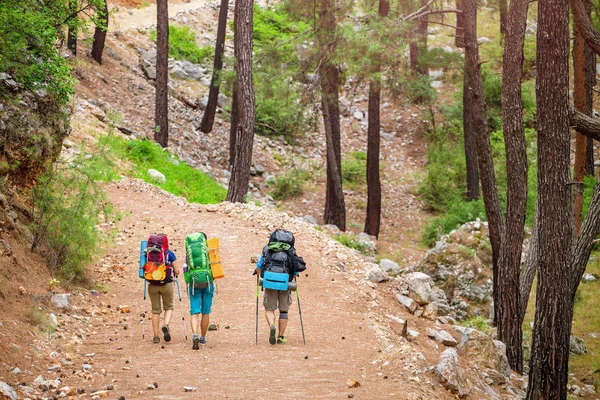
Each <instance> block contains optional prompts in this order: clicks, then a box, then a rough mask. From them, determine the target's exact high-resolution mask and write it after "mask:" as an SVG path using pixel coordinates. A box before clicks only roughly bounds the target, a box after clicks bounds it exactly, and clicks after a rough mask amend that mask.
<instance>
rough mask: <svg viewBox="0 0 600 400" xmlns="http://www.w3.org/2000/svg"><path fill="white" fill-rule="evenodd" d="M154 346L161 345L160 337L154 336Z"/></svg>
mask: <svg viewBox="0 0 600 400" xmlns="http://www.w3.org/2000/svg"><path fill="white" fill-rule="evenodd" d="M152 342H153V343H154V344H159V343H160V338H159V337H158V336H154V340H153V341H152Z"/></svg>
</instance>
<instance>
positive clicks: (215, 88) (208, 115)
mask: <svg viewBox="0 0 600 400" xmlns="http://www.w3.org/2000/svg"><path fill="white" fill-rule="evenodd" d="M228 9H229V0H221V6H220V8H219V25H218V27H217V41H216V43H215V59H214V63H213V75H212V80H211V82H210V89H209V91H208V104H207V105H206V110H205V111H204V115H203V116H202V122H201V123H200V130H201V131H202V132H204V133H209V132H210V131H212V128H213V124H214V123H215V114H216V112H217V103H218V102H219V90H220V86H221V72H222V71H223V52H224V49H225V32H226V30H227V11H228ZM232 110H233V108H232Z"/></svg>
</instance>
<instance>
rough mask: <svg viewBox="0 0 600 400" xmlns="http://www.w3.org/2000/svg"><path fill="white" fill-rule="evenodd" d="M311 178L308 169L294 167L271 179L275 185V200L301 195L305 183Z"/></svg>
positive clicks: (272, 194)
mask: <svg viewBox="0 0 600 400" xmlns="http://www.w3.org/2000/svg"><path fill="white" fill-rule="evenodd" d="M310 178H311V174H310V173H309V172H308V171H305V170H302V169H298V168H294V169H293V170H291V171H288V172H287V173H286V174H285V175H283V176H280V177H277V178H275V179H274V180H272V181H269V182H268V184H269V185H272V186H273V190H272V191H271V196H273V198H274V199H275V200H285V199H289V198H293V197H296V196H299V195H301V194H302V193H303V192H304V187H303V186H304V183H305V182H306V181H307V180H309V179H310Z"/></svg>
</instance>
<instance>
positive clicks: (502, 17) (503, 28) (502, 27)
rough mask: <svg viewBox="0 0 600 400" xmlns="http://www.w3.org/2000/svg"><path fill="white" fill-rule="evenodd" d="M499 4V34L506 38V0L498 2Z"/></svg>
mask: <svg viewBox="0 0 600 400" xmlns="http://www.w3.org/2000/svg"><path fill="white" fill-rule="evenodd" d="M499 2H500V4H499V6H500V7H499V8H500V33H501V34H502V35H504V36H506V33H507V31H508V29H507V26H508V25H507V21H508V18H507V12H506V11H507V9H508V8H507V7H506V0H499Z"/></svg>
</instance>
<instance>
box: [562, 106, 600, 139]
mask: <svg viewBox="0 0 600 400" xmlns="http://www.w3.org/2000/svg"><path fill="white" fill-rule="evenodd" d="M569 124H570V125H571V127H572V128H575V129H576V130H577V132H580V133H582V134H584V135H585V136H587V137H588V138H591V139H594V140H600V120H599V119H597V118H592V117H590V116H587V115H585V114H584V113H582V112H581V111H577V109H575V107H574V106H573V105H572V104H569Z"/></svg>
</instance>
